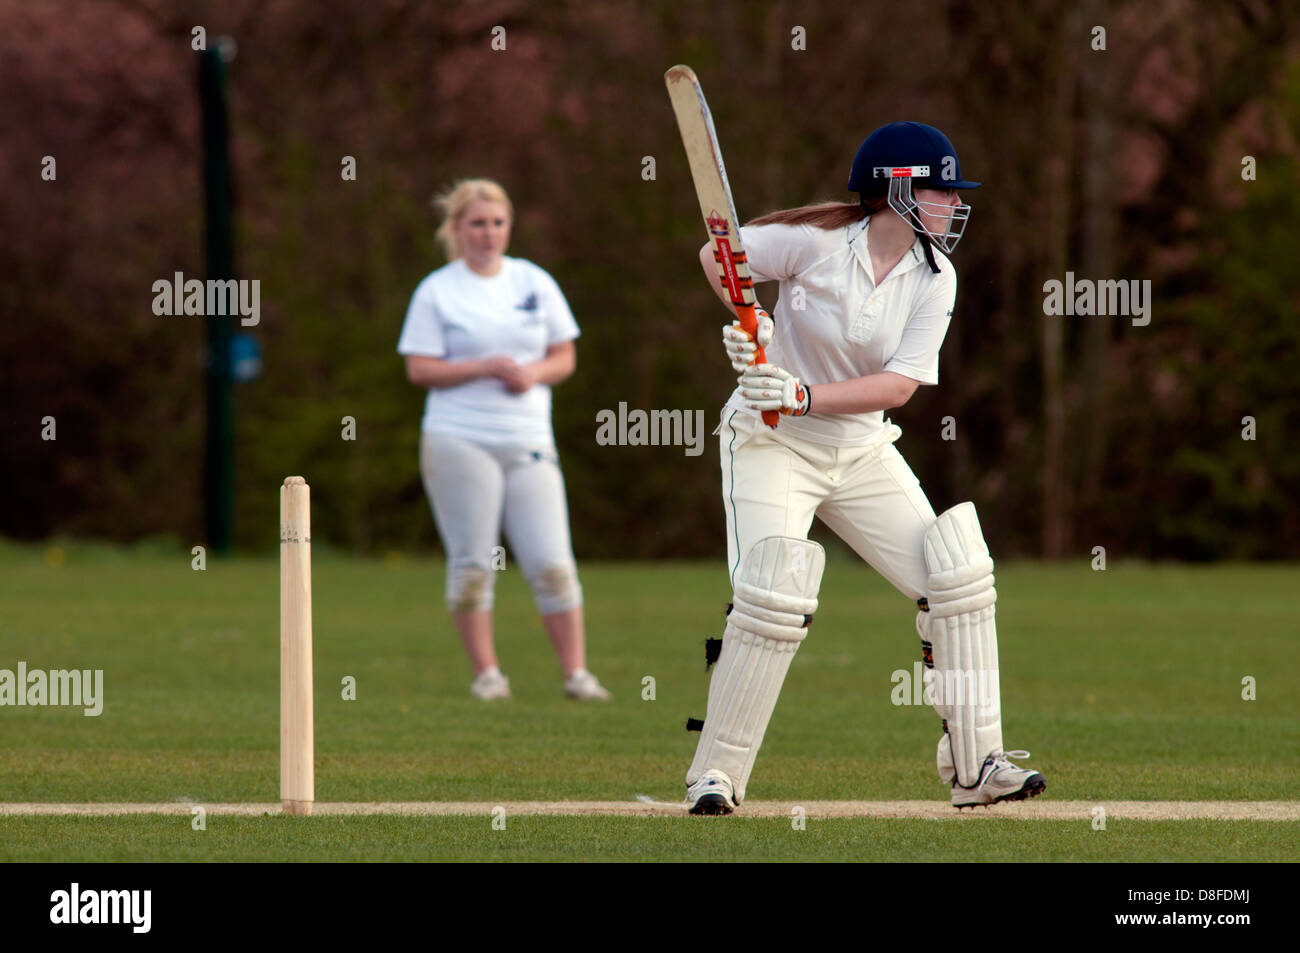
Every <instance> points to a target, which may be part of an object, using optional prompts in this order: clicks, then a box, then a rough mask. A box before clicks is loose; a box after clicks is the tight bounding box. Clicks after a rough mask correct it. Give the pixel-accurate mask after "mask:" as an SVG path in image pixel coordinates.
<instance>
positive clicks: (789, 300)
mask: <svg viewBox="0 0 1300 953" xmlns="http://www.w3.org/2000/svg"><path fill="white" fill-rule="evenodd" d="M870 222H871V219H869V218H868V219H865V220H864V221H861V222H855V223H854V224H852V225H848V226H845V227H844V228H838V229H830V230H828V229H823V228H817V227H815V226H812V225H757V226H751V227H747V228H742V229H741V230H740V236H741V239H742V241H743V242H744V244H745V252H746V253H747V256H748V258H749V268H750V271H751V272H752V273H753V275H754V280H755V281H756V282H757V281H779V282H780V283H781V293H780V297H779V298H778V299H777V303H776V307H775V308H774V309H773V314H772V316H773V318H774V319H775V321H776V333H775V334H774V335H773V338H772V343H771V345H770V346H769V347H768V348H767V360H768V363H770V364H776V365H777V366H778V367H782V368H784V369H785V370H787V371H789V372H790V373H791V374H794V375H795V376H796V377H798V378H799V380H800V381H802V382H803V383H805V384H810V385H812V386H813V405H812V413H811V414H808V415H807V416H804V417H782V418H781V422H780V425H779V426H780V429H782V430H785V431H787V432H789V433H791V434H793V435H795V436H798V437H801V438H803V439H805V440H811V441H813V442H815V443H822V444H827V445H829V446H832V447H852V446H860V445H861V444H863V443H864V442H866V441H867V440H869V439H870V438H871V437H872V436H874V435H875V434H878V433H880V432H881V431H882V430H883V429H884V426H885V415H884V412H883V411H879V410H877V411H873V412H871V413H866V414H833V415H823V414H818V413H817V392H816V385H818V384H828V383H833V382H835V381H844V380H851V379H853V378H855V377H866V376H867V375H869V374H879V373H881V372H882V371H891V372H893V373H895V374H901V375H903V376H904V377H910V378H912V379H913V380H916V381H920V382H921V383H922V384H937V383H938V382H939V347H940V345H942V344H943V338H944V335H945V334H946V333H947V331H948V322H949V320H950V319H951V318H952V308H953V302H954V301H955V300H956V297H957V273H956V271H954V270H953V267H952V264H951V263H950V262H949V261H948V259H947V258H946V257H945V256H944V255H943V254H942V253H941V252H940V251H939V250H938V249H934V261H935V264H936V265H938V266H939V273H938V274H935V273H934V272H932V271H930V266H929V265H928V264H927V263H926V260H925V250H924V249H923V248H922V246H921V243H920V241H919V240H918V241H917V242H915V243H914V244H913V245H912V248H911V250H910V251H908V252H906V253H905V254H904V255H903V258H902V260H901V261H900V262H899V263H898V264H897V265H895V266H894V269H893V271H891V272H890V273H889V274H888V275H887V276H886V277H885V280H884V282H883V283H882V284H881V285H879V286H877V285H876V282H875V278H874V275H873V272H872V265H871V255H870V254H869V253H868V251H867V231H868V227H869V225H870ZM796 288H802V289H803V290H802V292H799V294H801V295H802V298H803V304H804V307H803V309H802V310H795V308H794V307H793V305H794V303H795V296H796V291H795V289H796ZM727 406H728V407H730V408H735V409H738V410H742V411H744V412H745V413H748V414H750V415H752V416H758V415H759V414H758V411H756V410H749V409H748V408H746V407H745V405H744V401H743V399H742V398H741V396H740V388H739V387H737V388H736V390H735V392H733V393H732V395H731V399H730V400H728V401H727Z"/></svg>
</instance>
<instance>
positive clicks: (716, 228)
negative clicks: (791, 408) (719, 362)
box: [664, 66, 781, 427]
mask: <svg viewBox="0 0 1300 953" xmlns="http://www.w3.org/2000/svg"><path fill="white" fill-rule="evenodd" d="M664 83H666V84H667V86H668V98H669V99H671V100H672V103H673V112H674V113H675V114H676V116H677V128H678V130H679V131H680V132H681V134H682V145H683V146H685V147H686V158H687V161H688V162H689V163H690V166H691V178H692V179H694V180H695V196H696V198H698V199H699V200H700V214H701V215H703V216H704V226H705V228H707V229H708V233H709V241H710V242H712V243H713V260H714V261H715V262H717V264H718V281H720V282H721V283H722V287H723V288H725V289H726V291H727V297H728V298H729V299H730V300H731V303H732V304H733V305H735V308H736V317H738V318H739V319H740V326H741V328H742V329H744V331H745V332H746V333H747V334H748V335H749V336H750V337H752V338H753V339H754V340H755V342H757V341H758V317H757V315H755V313H754V309H755V308H757V307H758V301H756V300H755V298H754V279H753V277H752V276H751V275H750V273H749V259H748V258H747V257H746V256H745V247H744V245H742V244H741V241H740V219H739V218H737V217H736V204H735V202H733V201H732V198H731V185H730V184H729V183H728V182H727V167H726V166H724V165H723V164H722V150H721V149H720V148H719V147H718V133H717V130H715V129H714V128H713V114H712V113H710V112H709V104H708V103H707V102H706V101H705V99H704V90H702V89H701V88H700V81H699V80H698V79H696V77H695V71H694V70H692V69H691V68H690V67H689V66H674V67H673V68H672V69H670V70H669V71H668V72H667V73H665V74H664ZM754 361H755V363H757V364H764V363H766V362H767V355H765V354H764V353H763V349H762V348H761V347H760V348H759V349H758V352H757V353H756V354H755V355H754ZM780 419H781V415H780V414H779V413H777V412H776V411H775V410H765V411H763V423H765V424H767V425H768V426H769V427H776V422H777V421H778V420H780Z"/></svg>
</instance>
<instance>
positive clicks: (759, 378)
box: [740, 364, 812, 417]
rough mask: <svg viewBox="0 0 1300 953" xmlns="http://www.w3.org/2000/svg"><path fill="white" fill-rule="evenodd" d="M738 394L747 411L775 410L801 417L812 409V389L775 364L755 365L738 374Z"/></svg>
mask: <svg viewBox="0 0 1300 953" xmlns="http://www.w3.org/2000/svg"><path fill="white" fill-rule="evenodd" d="M740 394H741V396H742V397H744V398H745V406H746V407H748V408H750V409H751V410H779V411H780V412H781V413H783V414H788V415H790V416H793V417H802V416H803V415H804V414H806V413H808V412H809V411H810V410H811V409H812V388H811V387H805V386H804V385H802V384H800V383H799V378H797V377H795V376H794V375H793V374H791V373H790V372H789V371H784V370H782V369H781V368H779V367H777V366H776V365H775V364H755V365H753V366H752V367H747V368H745V373H743V374H741V375H740Z"/></svg>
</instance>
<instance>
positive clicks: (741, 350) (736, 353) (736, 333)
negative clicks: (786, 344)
mask: <svg viewBox="0 0 1300 953" xmlns="http://www.w3.org/2000/svg"><path fill="white" fill-rule="evenodd" d="M754 314H755V315H757V317H758V344H757V345H755V344H754V339H753V338H752V337H750V336H749V335H748V334H746V333H745V332H744V331H743V330H742V329H741V327H740V322H739V321H734V322H732V323H731V324H728V325H726V326H725V327H723V329H722V346H723V347H724V348H726V349H727V360H729V361H731V366H732V367H733V368H734V369H735V370H738V371H743V370H744V369H745V368H747V367H749V366H750V365H751V364H753V363H754V354H755V352H756V351H757V350H758V349H759V348H760V347H763V348H765V347H767V346H768V345H769V344H771V343H772V332H773V331H775V330H776V323H775V322H774V321H773V320H772V316H771V315H770V314H768V313H767V312H766V311H764V310H763V309H762V308H755V309H754Z"/></svg>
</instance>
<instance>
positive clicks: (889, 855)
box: [0, 543, 1300, 861]
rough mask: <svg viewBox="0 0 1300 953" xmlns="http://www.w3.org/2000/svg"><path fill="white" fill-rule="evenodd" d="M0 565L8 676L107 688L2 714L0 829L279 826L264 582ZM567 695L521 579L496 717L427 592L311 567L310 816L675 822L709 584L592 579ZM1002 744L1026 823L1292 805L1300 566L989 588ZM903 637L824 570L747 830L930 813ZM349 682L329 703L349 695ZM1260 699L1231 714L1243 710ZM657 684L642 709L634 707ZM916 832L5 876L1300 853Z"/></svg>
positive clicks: (333, 853) (329, 825)
mask: <svg viewBox="0 0 1300 953" xmlns="http://www.w3.org/2000/svg"><path fill="white" fill-rule="evenodd" d="M190 558H191V557H190V555H189V553H188V551H179V550H171V549H168V548H166V547H145V548H137V549H133V550H124V549H114V548H108V547H101V546H91V545H82V544H77V543H63V544H60V545H58V546H54V545H45V546H40V547H22V546H15V545H12V544H3V545H0V606H3V615H2V616H0V669H4V668H7V669H15V668H16V666H17V663H18V662H19V661H20V660H21V661H25V662H26V664H27V667H28V669H29V670H31V669H37V668H41V669H65V668H79V669H85V668H90V669H97V668H98V669H103V670H104V695H105V702H104V709H103V713H102V715H100V716H99V717H85V716H84V715H83V714H82V713H81V710H80V709H70V708H50V707H45V708H34V707H24V708H17V707H3V708H0V737H3V739H4V741H3V745H2V746H0V803H5V802H65V801H66V802H85V801H101V802H105V801H106V802H178V801H194V802H197V803H200V804H202V803H223V802H274V801H276V800H277V799H278V796H279V782H278V771H279V761H278V753H277V752H278V718H279V681H278V679H279V675H278V569H277V562H276V560H275V559H274V557H267V558H240V559H235V560H231V561H219V560H209V562H208V568H207V570H206V571H203V572H196V571H194V570H192V569H191V568H190ZM580 568H581V571H582V580H583V585H584V589H585V592H586V598H587V610H588V628H589V633H590V657H591V668H592V669H593V670H594V671H595V672H596V673H597V674H598V675H599V676H600V677H601V679H602V680H603V681H604V682H605V684H606V685H607V686H608V687H609V688H610V689H611V690H612V691H614V693H615V700H614V702H613V703H611V704H609V705H603V706H598V705H581V704H578V703H574V702H570V701H567V700H566V699H564V698H563V697H562V694H561V689H560V675H559V671H558V668H557V665H556V663H555V660H554V656H553V655H552V654H551V651H550V648H549V645H548V643H547V641H546V638H545V635H544V633H543V631H542V628H541V625H540V621H539V620H538V619H537V617H536V615H535V614H534V612H533V609H532V606H531V601H530V598H529V596H528V592H527V589H526V587H525V585H524V583H523V580H522V578H521V576H520V574H519V573H518V572H517V571H516V570H515V569H514V567H513V564H511V566H510V568H509V569H508V570H507V571H506V572H504V573H502V574H501V577H500V579H499V583H498V595H497V626H498V651H499V653H500V655H501V658H502V664H503V667H504V669H505V671H506V673H507V674H508V675H509V676H510V678H511V683H512V687H513V689H514V693H515V697H514V699H513V700H512V701H510V702H506V703H499V704H495V705H485V704H483V703H481V702H478V701H476V700H474V699H472V698H471V697H470V696H469V694H468V691H467V688H468V684H469V680H470V676H471V673H470V671H469V668H468V662H467V661H466V659H465V657H464V655H463V652H462V651H461V649H460V647H459V644H458V643H457V641H456V638H455V635H454V633H453V632H452V630H451V628H450V625H449V621H448V619H447V617H446V615H445V612H444V610H443V608H442V597H441V594H442V583H443V579H442V567H441V564H440V563H438V562H436V561H433V560H425V559H412V558H403V557H398V556H392V557H390V558H388V559H376V560H358V559H352V558H349V557H345V556H341V555H338V554H331V553H327V552H321V551H320V550H319V549H318V551H317V553H316V554H315V566H314V572H313V588H314V597H315V603H314V614H315V666H316V672H315V674H316V765H317V768H316V798H317V801H321V802H324V801H475V802H493V803H495V802H506V801H561V800H581V801H587V800H607V801H631V800H633V799H634V798H635V796H636V795H638V794H644V795H650V796H652V797H654V798H657V799H661V800H669V801H675V800H679V799H680V798H681V795H682V792H683V787H682V778H683V774H684V772H685V769H686V766H687V764H688V763H689V761H690V758H691V754H692V752H693V750H694V745H695V740H696V738H697V737H698V736H696V735H693V734H688V733H687V732H685V731H684V730H683V724H684V721H685V719H686V717H687V716H688V715H696V716H701V717H702V716H703V714H704V699H705V695H706V691H707V675H706V673H705V671H704V664H703V647H702V643H703V640H704V639H705V638H706V637H710V636H716V635H718V634H719V633H720V629H721V621H722V608H723V606H724V604H725V600H726V598H727V589H726V578H725V573H724V570H723V567H722V565H721V563H720V562H717V563H713V562H710V563H655V564H648V563H641V564H638V563H622V564H598V563H585V564H583V565H582V566H581V567H580ZM997 578H998V591H999V602H998V623H999V637H1000V655H1001V662H1002V686H1003V698H1004V733H1005V738H1006V742H1007V745H1008V747H1009V748H1028V749H1030V750H1031V751H1032V752H1033V758H1032V759H1031V760H1030V761H1029V762H1028V764H1030V765H1032V766H1034V767H1036V768H1037V769H1038V770H1041V771H1042V772H1043V773H1044V774H1045V775H1046V776H1047V778H1048V791H1047V793H1046V794H1045V795H1044V798H1045V799H1054V798H1059V799H1063V800H1089V801H1097V802H1098V803H1104V802H1106V801H1107V800H1161V801H1164V800H1182V801H1186V800H1242V801H1262V800H1295V799H1296V794H1295V780H1296V778H1297V776H1300V718H1298V717H1297V716H1300V643H1298V642H1297V640H1296V639H1295V637H1294V632H1295V628H1296V626H1295V616H1296V612H1295V611H1294V610H1295V609H1296V607H1297V605H1298V604H1300V571H1298V570H1297V568H1296V567H1294V566H1215V567H1200V566H1195V567H1189V566H1147V565H1118V566H1112V568H1110V569H1109V570H1107V571H1105V572H1093V571H1092V570H1091V569H1090V568H1089V567H1088V565H1087V564H1086V563H1082V562H1081V563H1076V564H1070V565H1057V566H1041V565H1036V564H1003V565H1000V566H999V568H998V572H997ZM912 618H913V610H912V607H911V606H910V605H909V603H908V602H907V600H906V599H904V598H902V597H901V596H899V595H898V594H897V593H896V592H894V591H893V590H892V589H891V588H890V587H889V586H888V585H887V584H886V583H885V582H884V581H883V580H881V579H880V578H879V577H878V576H876V575H875V573H873V572H872V571H871V570H870V569H868V568H866V567H864V566H861V565H860V564H858V563H856V562H854V561H851V560H849V559H847V558H838V557H836V558H833V559H832V560H831V562H830V564H829V565H828V568H827V572H826V580H825V583H824V585H823V589H822V609H821V611H820V612H819V613H818V616H817V620H816V622H815V623H814V625H813V628H812V631H811V634H810V636H809V638H808V640H807V642H806V643H805V645H804V647H803V649H802V650H801V651H800V653H799V656H798V658H797V659H796V661H795V664H794V667H793V669H792V671H791V674H790V677H789V679H788V680H787V682H786V688H785V691H784V693H783V695H782V698H781V702H780V704H779V706H778V708H777V712H776V716H775V718H774V720H773V722H772V725H771V728H770V729H769V731H768V735H767V739H766V742H765V743H764V747H763V752H762V754H761V755H760V757H759V761H758V765H757V768H756V770H755V773H754V777H753V779H752V780H751V782H750V788H749V799H750V800H751V801H773V800H779V801H794V802H797V801H799V800H800V799H807V800H810V801H812V800H817V801H825V800H835V799H862V800H885V799H908V800H917V799H932V800H934V801H935V802H936V805H937V807H941V808H943V810H945V811H951V809H950V808H946V807H944V806H943V803H942V802H943V801H944V800H945V797H946V793H945V791H944V790H943V788H942V786H941V785H940V784H939V783H938V781H937V779H936V777H935V772H934V765H933V752H934V744H935V741H936V740H937V739H938V737H939V727H938V721H937V718H936V716H935V715H934V712H933V711H932V710H931V709H929V708H928V707H920V706H915V707H913V706H895V705H894V704H892V702H891V692H892V691H893V689H894V685H893V684H892V682H891V674H892V673H893V672H894V671H895V670H899V669H902V670H906V671H908V672H910V671H911V670H912V665H913V662H914V661H916V660H917V659H918V658H919V646H918V641H917V638H916V635H915V631H914V629H913V626H912ZM345 676H352V677H354V678H355V679H356V696H357V697H356V700H355V701H345V700H343V698H342V697H341V696H342V680H343V679H344V677H345ZM1246 676H1253V677H1254V678H1255V679H1256V682H1257V684H1256V692H1257V698H1256V700H1253V701H1247V700H1243V698H1242V680H1243V678H1244V677H1246ZM647 678H652V679H654V699H653V700H645V699H643V697H642V696H643V691H644V689H643V685H644V684H645V683H644V680H645V679H647ZM1000 809H1002V810H1005V812H1006V814H1007V815H1008V817H1007V818H1006V819H998V820H995V821H993V822H991V823H975V824H972V823H959V822H954V823H948V822H943V823H935V822H934V821H925V820H882V819H872V818H859V819H826V820H816V819H810V820H809V821H808V823H807V828H806V830H802V831H798V830H793V829H792V825H791V823H790V821H789V820H782V819H780V818H754V817H750V818H746V817H743V816H742V815H737V816H734V817H731V818H720V819H701V818H687V817H683V818H657V817H515V818H511V819H509V822H508V824H507V826H506V829H505V830H493V829H492V828H491V826H490V823H489V818H488V817H486V816H462V817H392V816H384V817H367V816H362V817H328V816H320V817H312V818H285V817H229V816H213V817H211V818H209V819H208V827H207V830H206V831H194V830H192V829H191V825H190V818H189V817H188V816H130V817H0V860H6V861H12V860H68V861H82V860H90V861H103V860H282V859H292V860H329V859H336V860H381V859H382V860H390V859H407V860H415V859H427V860H435V859H439V860H452V859H454V860H473V859H485V860H540V859H567V860H640V859H647V860H679V859H689V860H711V859H762V860H967V859H968V860H990V859H991V860H1134V861H1136V860H1142V861H1145V860H1216V861H1223V860H1240V861H1254V860H1282V859H1289V858H1293V857H1295V856H1297V855H1300V822H1291V821H1231V822H1229V821H1128V820H1125V821H1113V822H1111V823H1110V824H1109V825H1108V826H1107V829H1106V830H1105V831H1094V830H1092V828H1091V826H1090V824H1089V823H1088V821H1087V820H1086V819H1082V820H1080V821H1077V822H1075V821H1047V820H1018V819H1015V818H1014V810H1015V806H1014V805H1006V806H1003V807H1002V808H1000Z"/></svg>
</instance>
